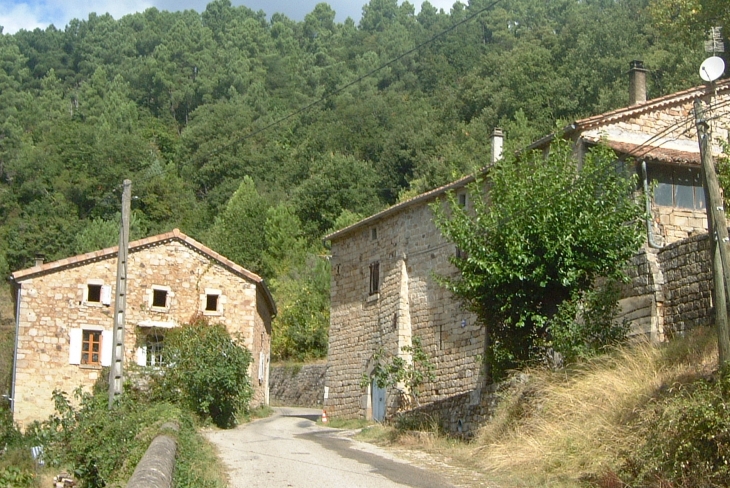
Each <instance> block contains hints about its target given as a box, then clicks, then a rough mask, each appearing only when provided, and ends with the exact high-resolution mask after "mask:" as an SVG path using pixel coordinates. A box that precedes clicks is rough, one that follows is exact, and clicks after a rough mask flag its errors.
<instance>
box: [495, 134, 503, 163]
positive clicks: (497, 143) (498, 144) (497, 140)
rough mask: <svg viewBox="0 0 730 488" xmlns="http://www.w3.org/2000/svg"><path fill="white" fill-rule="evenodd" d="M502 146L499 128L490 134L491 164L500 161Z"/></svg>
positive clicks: (501, 135)
mask: <svg viewBox="0 0 730 488" xmlns="http://www.w3.org/2000/svg"><path fill="white" fill-rule="evenodd" d="M503 145H504V133H502V129H500V128H499V127H495V128H494V131H493V132H492V163H496V162H497V161H499V160H500V159H502V146H503Z"/></svg>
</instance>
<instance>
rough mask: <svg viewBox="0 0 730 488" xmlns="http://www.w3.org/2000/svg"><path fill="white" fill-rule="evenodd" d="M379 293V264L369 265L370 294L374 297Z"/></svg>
mask: <svg viewBox="0 0 730 488" xmlns="http://www.w3.org/2000/svg"><path fill="white" fill-rule="evenodd" d="M379 291H380V263H379V262H376V263H372V264H371V265H370V294H371V295H375V294H376V293H378V292H379Z"/></svg>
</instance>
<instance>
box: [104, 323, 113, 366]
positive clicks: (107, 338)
mask: <svg viewBox="0 0 730 488" xmlns="http://www.w3.org/2000/svg"><path fill="white" fill-rule="evenodd" d="M113 337H114V335H113V334H112V331H111V330H104V331H102V332H101V365H102V366H111V365H112V348H113V347H114V339H113Z"/></svg>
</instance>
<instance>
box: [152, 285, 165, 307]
mask: <svg viewBox="0 0 730 488" xmlns="http://www.w3.org/2000/svg"><path fill="white" fill-rule="evenodd" d="M152 306H153V307H161V308H164V307H167V290H158V289H154V290H152Z"/></svg>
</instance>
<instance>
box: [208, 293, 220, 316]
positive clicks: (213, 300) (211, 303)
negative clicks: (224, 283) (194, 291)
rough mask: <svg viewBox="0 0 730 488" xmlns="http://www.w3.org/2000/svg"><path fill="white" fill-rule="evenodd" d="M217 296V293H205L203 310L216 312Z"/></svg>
mask: <svg viewBox="0 0 730 488" xmlns="http://www.w3.org/2000/svg"><path fill="white" fill-rule="evenodd" d="M218 297H219V295H212V294H211V295H206V296H205V311H206V312H217V311H218Z"/></svg>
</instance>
